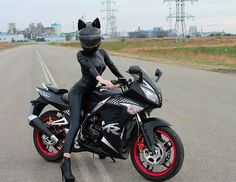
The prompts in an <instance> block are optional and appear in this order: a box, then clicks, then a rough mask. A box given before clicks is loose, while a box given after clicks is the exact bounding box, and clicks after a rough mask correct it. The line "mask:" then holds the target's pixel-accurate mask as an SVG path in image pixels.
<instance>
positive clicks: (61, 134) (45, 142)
mask: <svg viewBox="0 0 236 182" xmlns="http://www.w3.org/2000/svg"><path fill="white" fill-rule="evenodd" d="M57 113H58V111H48V112H46V113H44V114H42V115H41V116H40V120H41V121H42V122H43V123H44V124H45V125H46V126H47V127H48V129H49V130H50V131H51V132H52V133H53V134H54V135H55V136H56V137H57V138H58V139H59V142H58V143H57V144H55V145H51V143H52V141H51V139H50V138H49V137H47V136H46V135H44V134H42V133H41V132H39V131H38V130H36V129H34V132H33V139H34V145H35V148H36V150H37V151H38V153H39V154H40V156H41V157H43V158H44V159H45V160H47V161H50V162H58V161H61V160H62V157H63V148H64V147H63V140H64V138H65V136H66V133H65V130H64V127H63V126H52V125H50V121H55V120H58V119H59V118H58V117H57Z"/></svg>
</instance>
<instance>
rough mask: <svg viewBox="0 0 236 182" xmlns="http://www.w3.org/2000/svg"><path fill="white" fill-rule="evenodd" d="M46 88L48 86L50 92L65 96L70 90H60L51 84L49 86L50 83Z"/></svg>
mask: <svg viewBox="0 0 236 182" xmlns="http://www.w3.org/2000/svg"><path fill="white" fill-rule="evenodd" d="M46 86H47V88H48V90H50V91H52V92H54V93H55V94H64V93H67V92H68V90H66V89H60V88H58V87H56V86H53V85H51V84H48V83H47V84H46Z"/></svg>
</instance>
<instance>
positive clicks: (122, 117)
mask: <svg viewBox="0 0 236 182" xmlns="http://www.w3.org/2000/svg"><path fill="white" fill-rule="evenodd" d="M128 73H129V74H131V75H132V76H133V78H134V79H130V80H128V81H127V80H126V79H124V78H121V79H118V80H117V81H113V83H114V85H115V87H116V88H113V89H111V90H109V89H107V88H106V87H105V86H102V85H98V86H97V87H96V88H95V89H94V90H92V91H91V92H90V93H88V94H87V95H86V96H84V99H83V103H82V104H83V107H82V111H81V121H82V122H81V126H80V129H79V131H78V135H77V137H76V139H75V141H74V147H73V152H84V151H87V152H91V153H95V154H98V155H99V157H100V158H101V159H102V158H105V157H110V158H111V159H113V160H115V159H114V158H117V159H127V158H128V156H129V153H130V156H131V160H132V163H133V165H134V167H135V169H136V170H137V171H138V172H139V173H140V174H141V175H142V176H144V177H145V178H147V179H149V180H153V181H164V180H167V179H170V178H172V177H173V176H175V175H176V174H177V173H178V171H179V170H180V168H181V166H182V164H183V160H184V148H183V144H182V142H181V140H180V138H179V136H178V135H177V134H176V133H175V132H174V130H173V129H171V128H170V124H169V123H168V122H166V121H165V120H162V119H160V118H154V117H150V113H151V112H152V110H153V109H155V108H160V107H161V106H162V94H161V91H160V88H159V87H158V85H157V84H156V82H158V80H159V78H160V77H161V75H162V73H161V71H160V70H159V69H157V70H156V73H155V75H156V77H157V79H156V80H154V79H153V78H151V77H150V76H149V75H148V74H147V73H146V72H145V71H144V70H143V69H141V68H140V67H139V66H131V67H130V68H129V70H128ZM155 81H156V82H155ZM37 91H38V93H39V95H40V96H39V98H38V99H36V100H33V101H31V105H30V109H29V115H28V120H29V124H30V126H32V127H33V128H34V132H33V139H34V145H35V147H36V149H37V151H38V153H39V154H40V155H41V156H42V157H43V158H44V159H46V160H47V161H52V162H53V161H60V160H61V159H62V156H63V148H64V142H65V141H64V139H65V137H66V134H67V132H68V130H69V125H70V123H69V121H70V119H69V116H70V112H69V109H68V108H69V106H68V91H67V90H65V89H58V88H57V87H55V86H52V85H51V84H45V83H43V87H42V88H39V87H37ZM47 105H51V106H53V107H55V108H56V110H50V111H47V112H45V113H43V114H41V112H42V111H43V109H44V108H45V107H46V106H47Z"/></svg>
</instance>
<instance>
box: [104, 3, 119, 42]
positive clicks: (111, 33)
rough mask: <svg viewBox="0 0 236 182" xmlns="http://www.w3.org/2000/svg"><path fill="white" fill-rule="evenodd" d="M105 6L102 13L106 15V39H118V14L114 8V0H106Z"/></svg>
mask: <svg viewBox="0 0 236 182" xmlns="http://www.w3.org/2000/svg"><path fill="white" fill-rule="evenodd" d="M102 3H103V5H105V8H104V9H102V10H101V11H103V12H105V13H106V17H105V18H104V19H105V20H106V30H105V32H106V33H105V37H106V38H109V39H116V38H117V27H116V17H115V13H116V12H117V10H116V9H114V8H113V7H112V6H113V5H114V4H116V2H115V1H113V0H105V1H103V2H102Z"/></svg>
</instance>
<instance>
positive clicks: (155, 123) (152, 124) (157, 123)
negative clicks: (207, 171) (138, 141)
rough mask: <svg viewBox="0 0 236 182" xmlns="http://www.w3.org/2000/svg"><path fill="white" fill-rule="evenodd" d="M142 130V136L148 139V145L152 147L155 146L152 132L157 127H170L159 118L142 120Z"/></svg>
mask: <svg viewBox="0 0 236 182" xmlns="http://www.w3.org/2000/svg"><path fill="white" fill-rule="evenodd" d="M143 123H144V125H143V128H144V133H143V134H144V135H146V136H147V137H148V138H149V141H150V144H151V146H152V147H153V146H154V144H155V138H154V135H153V131H154V129H155V128H157V127H165V126H166V127H167V126H171V125H170V124H169V123H168V122H167V121H165V120H163V119H160V118H147V119H145V120H143Z"/></svg>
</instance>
